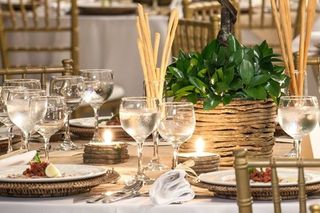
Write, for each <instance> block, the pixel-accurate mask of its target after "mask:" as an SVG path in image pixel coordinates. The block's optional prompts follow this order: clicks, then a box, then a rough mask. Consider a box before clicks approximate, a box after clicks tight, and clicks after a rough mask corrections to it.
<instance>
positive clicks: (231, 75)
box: [166, 35, 290, 110]
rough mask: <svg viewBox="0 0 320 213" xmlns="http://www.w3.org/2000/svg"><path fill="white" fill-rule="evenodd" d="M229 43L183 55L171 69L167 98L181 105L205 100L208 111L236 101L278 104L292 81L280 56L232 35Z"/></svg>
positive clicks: (169, 71) (266, 46) (265, 43)
mask: <svg viewBox="0 0 320 213" xmlns="http://www.w3.org/2000/svg"><path fill="white" fill-rule="evenodd" d="M227 43H228V45H227V46H223V45H222V44H220V43H219V42H218V41H217V40H213V41H212V42H210V43H209V44H208V45H207V46H206V47H205V48H204V49H203V50H202V52H201V53H199V52H195V53H184V52H182V51H180V54H179V56H178V58H177V59H176V60H175V61H174V62H173V63H172V64H171V65H170V66H168V69H167V75H166V79H167V95H168V96H172V97H174V99H175V100H177V101H179V100H181V99H187V100H189V101H191V102H193V103H196V102H197V101H199V100H202V101H203V107H204V109H206V110H210V109H213V108H215V107H216V106H217V105H219V104H220V103H223V104H228V103H230V102H231V101H232V99H234V98H246V99H252V100H264V99H267V98H272V99H273V100H274V101H276V102H277V100H278V99H279V98H280V96H281V90H282V89H284V88H286V87H288V84H289V81H290V80H289V77H288V76H287V75H285V74H284V67H282V66H279V63H278V62H279V61H280V62H281V60H280V59H279V55H277V54H275V53H273V50H272V48H270V47H269V46H268V44H267V42H266V41H264V42H262V43H261V44H260V45H256V46H255V47H253V48H248V47H245V46H243V45H241V44H240V43H239V42H238V41H237V40H236V39H235V37H234V36H233V35H229V37H228V41H227ZM275 63H278V64H275Z"/></svg>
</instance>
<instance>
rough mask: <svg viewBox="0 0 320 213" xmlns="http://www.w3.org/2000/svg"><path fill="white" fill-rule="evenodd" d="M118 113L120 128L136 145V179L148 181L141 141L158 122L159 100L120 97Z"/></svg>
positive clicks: (142, 141) (155, 127) (153, 129)
mask: <svg viewBox="0 0 320 213" xmlns="http://www.w3.org/2000/svg"><path fill="white" fill-rule="evenodd" d="M119 114H120V122H121V126H122V128H123V129H124V130H125V131H126V132H127V133H128V134H129V135H130V136H131V137H132V138H134V140H135V141H136V143H137V146H138V171H137V174H136V179H138V180H143V181H147V182H148V181H149V180H150V179H149V178H148V177H147V176H146V175H145V174H144V173H143V170H142V151H143V143H144V141H145V140H146V138H147V137H148V136H149V135H150V134H151V133H152V132H154V131H155V130H156V129H157V126H158V124H159V118H160V113H159V100H158V99H156V98H148V97H128V98H122V99H121V104H120V110H119Z"/></svg>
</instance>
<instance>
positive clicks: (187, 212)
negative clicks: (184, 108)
mask: <svg viewBox="0 0 320 213" xmlns="http://www.w3.org/2000/svg"><path fill="white" fill-rule="evenodd" d="M77 199H78V198H77V197H67V198H50V199H25V198H21V199H19V198H4V197H0V208H1V213H22V212H26V213H29V212H30V213H43V212H45V213H88V212H90V213H164V212H167V213H171V212H174V213H204V212H210V213H236V212H238V209H237V208H238V207H237V204H236V201H235V200H226V199H221V198H212V199H210V198H206V199H195V200H193V201H191V202H188V203H184V204H172V205H163V206H153V205H152V203H151V201H150V199H149V198H146V197H140V198H139V197H138V198H133V199H130V200H124V201H119V202H116V203H112V204H103V203H101V202H100V203H95V204H87V203H84V202H83V201H82V202H77ZM316 203H318V204H319V203H320V199H313V200H309V201H308V206H309V205H311V204H316ZM253 212H258V213H270V212H273V205H272V202H271V201H270V202H267V201H259V202H258V201H257V202H254V205H253ZM282 212H283V213H298V212H299V207H298V202H297V201H282Z"/></svg>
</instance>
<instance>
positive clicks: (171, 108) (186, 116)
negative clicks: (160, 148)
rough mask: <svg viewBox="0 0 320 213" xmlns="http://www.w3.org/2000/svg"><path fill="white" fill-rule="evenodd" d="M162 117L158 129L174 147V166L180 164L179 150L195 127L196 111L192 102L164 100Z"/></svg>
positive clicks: (161, 108)
mask: <svg viewBox="0 0 320 213" xmlns="http://www.w3.org/2000/svg"><path fill="white" fill-rule="evenodd" d="M160 110H161V119H160V124H159V127H158V131H159V133H160V135H161V137H162V138H164V139H165V140H166V141H167V142H169V143H171V145H172V147H173V167H174V168H175V167H176V166H177V165H178V152H179V147H180V145H181V144H182V143H184V142H185V141H187V140H188V139H189V138H190V137H191V136H192V134H193V132H194V129H195V124H196V121H195V113H194V108H193V104H192V103H190V102H164V103H162V104H161V105H160Z"/></svg>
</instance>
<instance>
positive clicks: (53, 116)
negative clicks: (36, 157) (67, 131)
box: [30, 96, 66, 162]
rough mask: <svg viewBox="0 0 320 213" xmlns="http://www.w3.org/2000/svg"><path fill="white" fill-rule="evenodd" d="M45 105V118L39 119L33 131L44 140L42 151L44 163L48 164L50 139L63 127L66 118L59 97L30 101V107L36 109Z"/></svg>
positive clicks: (64, 105) (43, 97)
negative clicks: (43, 151) (43, 152)
mask: <svg viewBox="0 0 320 213" xmlns="http://www.w3.org/2000/svg"><path fill="white" fill-rule="evenodd" d="M43 104H44V105H45V109H46V111H45V116H44V117H43V118H42V119H40V120H39V121H38V122H37V123H36V125H35V130H36V131H37V132H38V133H39V134H41V135H42V137H43V139H44V150H45V158H46V161H47V162H49V140H50V137H51V136H52V135H53V134H54V133H56V132H57V131H58V130H59V129H61V128H62V127H63V124H64V122H65V117H66V103H65V101H64V97H61V96H39V97H33V98H31V100H30V106H31V107H34V108H37V107H39V106H40V107H42V106H43Z"/></svg>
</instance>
